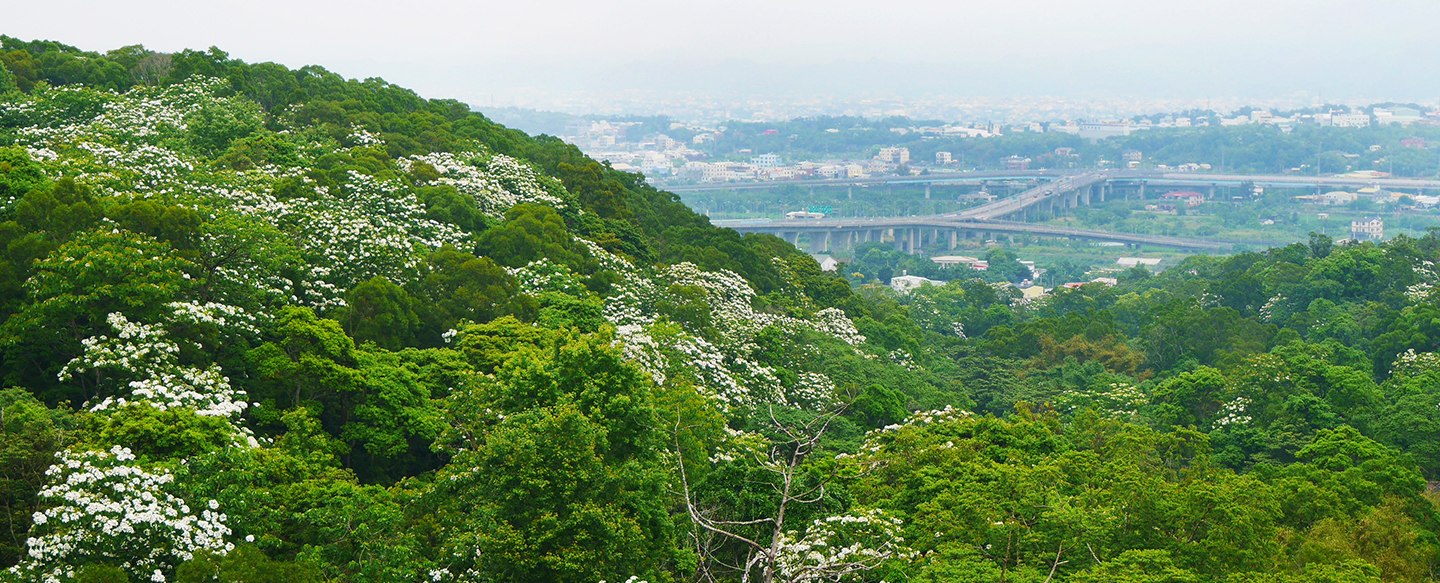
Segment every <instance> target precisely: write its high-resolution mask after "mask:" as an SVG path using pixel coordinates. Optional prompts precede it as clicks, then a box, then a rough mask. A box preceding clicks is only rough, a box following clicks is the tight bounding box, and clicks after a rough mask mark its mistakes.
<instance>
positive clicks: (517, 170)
mask: <svg viewBox="0 0 1440 583" xmlns="http://www.w3.org/2000/svg"><path fill="white" fill-rule="evenodd" d="M397 162H398V163H399V165H400V168H401V169H403V170H405V171H410V170H411V169H412V168H413V167H414V164H415V163H417V162H422V163H425V164H429V165H430V166H432V167H434V168H435V170H436V171H437V172H439V173H440V177H439V178H437V179H435V180H433V181H431V182H429V184H430V185H432V186H439V185H449V186H453V187H455V190H456V191H457V192H459V193H461V194H466V195H469V196H471V197H472V198H474V199H475V203H476V205H478V206H479V207H480V211H481V212H483V213H485V214H486V215H489V216H491V217H495V218H499V217H502V216H504V215H505V211H507V210H509V209H510V207H513V206H515V205H517V204H520V203H523V202H532V203H539V204H546V205H550V206H556V207H558V206H560V205H562V204H563V199H562V195H563V193H564V186H562V185H560V183H559V182H557V181H556V180H555V179H553V178H550V177H548V176H545V175H544V174H541V173H539V172H536V171H535V170H534V169H533V168H531V167H530V166H529V165H527V164H525V163H524V162H521V161H519V160H516V159H514V158H511V157H509V156H506V155H503V154H495V155H493V156H492V155H486V154H480V153H476V152H460V153H451V152H434V153H430V154H424V155H418V156H410V157H409V158H405V159H401V160H398V161H397Z"/></svg>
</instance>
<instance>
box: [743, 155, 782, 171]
mask: <svg viewBox="0 0 1440 583" xmlns="http://www.w3.org/2000/svg"><path fill="white" fill-rule="evenodd" d="M750 164H752V165H754V166H755V167H756V168H779V167H780V155H779V154H773V153H771V154H761V155H759V156H755V157H753V158H750Z"/></svg>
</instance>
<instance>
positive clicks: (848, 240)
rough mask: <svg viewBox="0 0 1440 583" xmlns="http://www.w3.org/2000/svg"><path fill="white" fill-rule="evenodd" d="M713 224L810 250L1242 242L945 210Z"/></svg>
mask: <svg viewBox="0 0 1440 583" xmlns="http://www.w3.org/2000/svg"><path fill="white" fill-rule="evenodd" d="M715 225H716V226H720V227H727V228H731V229H735V230H736V231H740V232H742V233H769V234H772V235H775V236H778V237H780V238H782V239H785V240H786V241H789V242H790V244H792V245H795V246H796V247H800V246H801V245H800V237H801V236H805V237H806V238H807V239H809V242H810V245H809V251H810V252H811V253H829V252H831V251H834V250H837V249H854V248H855V246H856V245H859V244H861V243H870V242H886V243H890V244H892V245H894V246H895V249H897V250H900V251H905V252H908V253H919V252H920V249H922V248H923V247H926V246H929V245H936V244H944V245H945V247H946V248H947V249H954V248H955V247H956V246H957V245H958V244H959V243H960V242H961V241H965V240H979V241H988V240H992V239H999V238H1004V237H1008V238H1010V239H1011V240H1014V238H1015V235H1025V234H1028V235H1034V236H1041V237H1063V238H1068V239H1082V240H1091V241H1104V242H1116V243H1125V244H1126V245H1128V246H1130V247H1139V246H1141V245H1144V246H1151V247H1164V248H1169V249H1183V250H1189V251H1224V250H1227V249H1230V248H1231V247H1233V246H1234V245H1236V244H1237V243H1238V242H1235V241H1221V240H1212V239H1190V238H1182V237H1166V236H1162V235H1146V234H1140V233H1118V232H1111V231H1096V230H1091V229H1073V228H1069V227H1056V226H1051V225H1037V224H1032V223H1021V222H1014V221H996V220H971V219H961V218H958V217H954V216H947V215H933V216H925V217H896V218H885V219H819V220H814V219H809V220H807V219H785V220H769V219H759V220H754V219H743V220H734V221H715ZM1251 243H1255V242H1253V241H1252V242H1251Z"/></svg>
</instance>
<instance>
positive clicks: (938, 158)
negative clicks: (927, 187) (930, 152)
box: [935, 152, 954, 166]
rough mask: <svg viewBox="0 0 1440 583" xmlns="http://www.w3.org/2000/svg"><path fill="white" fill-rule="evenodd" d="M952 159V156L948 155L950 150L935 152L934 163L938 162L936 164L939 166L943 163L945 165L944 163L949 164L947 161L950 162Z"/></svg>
mask: <svg viewBox="0 0 1440 583" xmlns="http://www.w3.org/2000/svg"><path fill="white" fill-rule="evenodd" d="M952 161H954V158H952V157H951V156H950V152H935V163H936V164H938V165H940V166H944V165H946V164H949V163H950V162H952Z"/></svg>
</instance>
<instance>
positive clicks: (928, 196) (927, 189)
mask: <svg viewBox="0 0 1440 583" xmlns="http://www.w3.org/2000/svg"><path fill="white" fill-rule="evenodd" d="M925 200H930V185H929V184H926V185H925Z"/></svg>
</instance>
